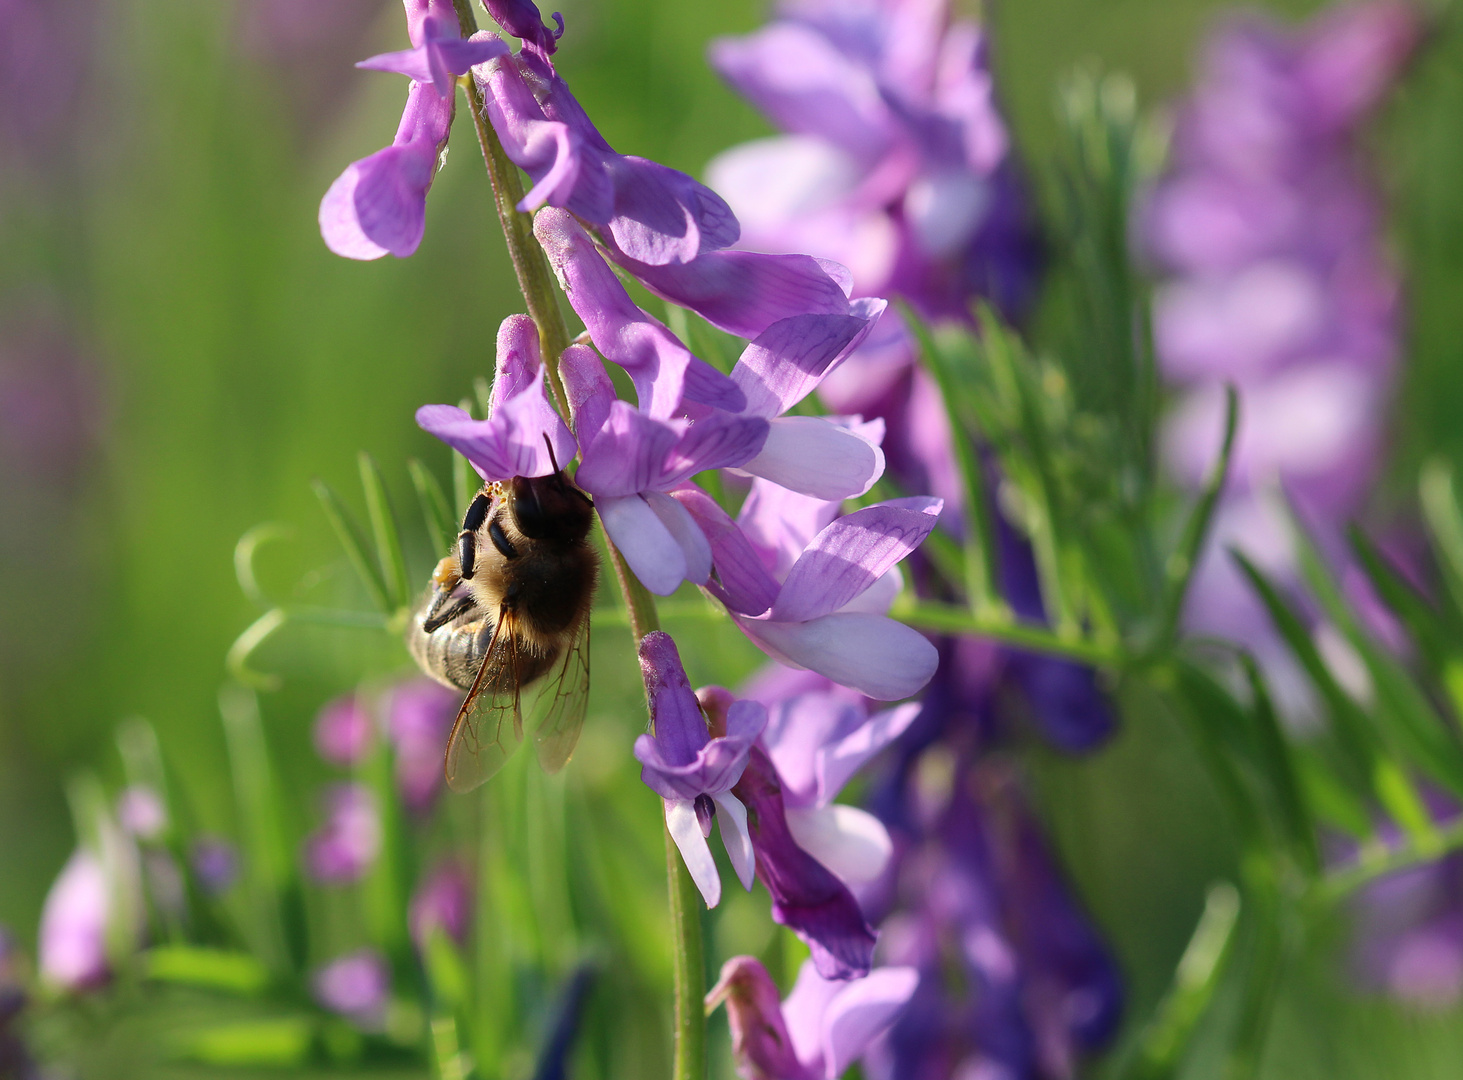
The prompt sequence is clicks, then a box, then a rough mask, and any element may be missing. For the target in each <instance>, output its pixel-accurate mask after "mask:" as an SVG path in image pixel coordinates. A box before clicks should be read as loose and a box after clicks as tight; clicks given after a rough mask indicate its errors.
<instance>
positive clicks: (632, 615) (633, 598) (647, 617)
mask: <svg viewBox="0 0 1463 1080" xmlns="http://www.w3.org/2000/svg"><path fill="white" fill-rule="evenodd" d="M453 9H454V10H455V11H456V12H457V18H458V22H459V24H460V27H461V30H462V36H463V37H470V36H471V35H472V34H474V33H476V32H477V19H476V17H475V16H474V14H473V11H472V8H471V6H470V2H469V0H453ZM459 82H460V84H461V86H462V87H463V90H464V91H465V92H466V94H467V99H468V103H469V104H470V106H471V108H472V120H473V127H474V129H475V130H476V131H477V137H478V145H479V147H480V148H481V149H482V154H483V164H484V166H485V167H486V168H487V171H488V179H489V181H490V182H491V183H492V185H493V200H494V203H495V205H496V207H497V210H498V222H499V224H500V225H501V226H502V228H503V237H504V239H505V240H506V241H507V244H508V254H509V256H510V257H511V259H512V260H513V271H514V273H515V274H516V275H517V277H518V287H519V289H520V290H521V291H522V293H523V299H524V301H525V302H526V303H527V305H528V313H529V315H530V316H531V317H532V318H533V321H534V323H535V324H536V325H537V327H538V333H539V347H540V352H541V354H542V356H543V358H544V367H545V369H546V370H547V372H548V377H549V385H550V386H551V387H552V388H553V392H554V398H555V400H556V402H557V403H558V406H559V409H560V411H561V412H562V414H563V415H564V416H565V417H568V416H569V415H570V410H569V404H568V402H569V399H568V396H567V395H566V394H565V392H564V384H563V380H562V378H561V377H560V374H559V359H560V357H562V356H563V354H564V350H565V349H567V348H568V347H569V345H570V341H571V339H570V336H569V329H568V327H567V326H566V325H565V323H564V316H563V314H562V313H561V311H560V309H559V299H558V293H557V292H556V287H555V283H554V276H553V271H552V270H551V269H550V267H549V262H548V259H547V257H546V256H545V255H544V250H543V248H542V247H540V246H539V242H538V240H537V239H535V237H534V235H533V218H532V217H531V216H530V215H529V214H526V213H524V212H523V211H521V210H519V209H518V203H519V202H520V201H521V200H522V198H523V182H522V180H521V178H520V177H519V174H518V167H517V166H516V165H514V164H513V162H512V161H510V160H509V159H508V155H507V154H506V153H505V152H504V150H503V144H502V142H501V141H500V140H499V138H498V134H497V132H495V131H494V130H493V126H492V124H490V123H489V122H488V117H487V110H486V108H485V106H484V103H483V97H482V93H481V92H480V91H479V89H478V86H477V84H476V82H474V80H473V79H472V77H471V76H470V75H468V76H464V77H463V78H462V79H460V80H459ZM605 546H606V548H607V549H608V552H609V560H610V566H611V567H612V568H613V570H614V575H615V581H616V583H617V584H618V585H619V588H620V594H621V596H622V597H623V598H624V601H625V609H626V611H627V613H628V615H629V620H630V630H631V633H632V634H633V635H634V638H635V643H636V645H639V643H640V639H641V638H643V637H644V636H645V635H646V634H648V633H650V632H651V631H653V630H658V629H659V628H660V618H659V616H658V615H657V613H656V609H655V599H654V597H652V596H651V594H650V592H649V591H648V590H647V589H646V588H645V586H644V585H642V584H641V583H640V581H639V579H638V578H636V577H635V575H634V574H633V573H632V572H631V570H630V568H629V566H628V565H626V563H625V559H624V556H623V555H621V554H620V552H619V550H618V549H617V548H616V547H615V545H614V544H613V542H611V541H610V539H609V537H608V536H606V537H605ZM665 850H666V872H667V875H668V878H669V888H670V914H671V932H672V934H673V935H674V937H675V949H674V958H675V959H674V995H675V1047H674V1050H673V1057H672V1062H673V1065H672V1072H671V1076H672V1080H702V1078H703V1077H704V1076H705V1075H706V1013H705V1008H704V1005H703V1003H702V995H703V993H704V991H705V983H706V975H705V972H706V960H705V956H704V950H703V946H702V941H701V915H700V907H699V905H700V894H699V893H698V892H697V890H696V884H695V882H693V881H692V880H691V875H690V873H689V872H688V871H687V870H686V867H685V865H684V864H683V863H682V861H681V855H680V852H679V851H678V850H677V848H676V845H675V842H674V841H673V840H672V839H671V836H670V833H669V832H667V833H666V836H665Z"/></svg>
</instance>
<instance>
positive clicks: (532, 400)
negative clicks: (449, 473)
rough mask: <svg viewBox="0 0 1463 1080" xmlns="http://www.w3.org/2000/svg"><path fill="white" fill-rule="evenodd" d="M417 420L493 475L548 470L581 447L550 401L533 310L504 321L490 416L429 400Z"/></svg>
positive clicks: (546, 472) (482, 473)
mask: <svg viewBox="0 0 1463 1080" xmlns="http://www.w3.org/2000/svg"><path fill="white" fill-rule="evenodd" d="M417 424H418V425H419V426H420V427H421V428H422V430H424V431H426V432H427V433H428V434H431V435H435V436H436V437H437V438H439V439H441V440H442V441H443V442H445V443H446V444H447V445H448V446H450V447H452V449H454V450H456V451H457V452H458V453H460V454H462V455H463V457H465V458H467V460H468V461H469V462H471V463H472V467H473V468H474V469H476V470H477V472H478V475H479V476H481V477H482V478H483V479H484V480H490V481H491V480H509V479H512V478H513V477H515V476H548V475H549V474H550V473H552V472H554V471H555V470H556V469H558V468H560V467H562V466H564V465H566V464H568V463H569V462H570V461H572V460H573V459H574V454H575V453H576V451H577V449H578V448H577V446H576V445H575V442H574V436H573V435H572V434H570V432H569V428H568V427H567V426H566V425H565V424H564V420H563V418H562V417H560V416H559V414H558V413H557V412H556V411H555V410H554V407H553V405H551V404H550V403H549V399H548V396H547V393H546V391H545V389H544V372H543V364H542V362H541V361H540V360H539V344H538V329H537V327H535V326H534V322H533V320H532V319H530V318H529V317H528V316H527V315H510V316H508V317H507V318H506V319H504V320H503V323H502V325H501V326H499V327H498V360H497V372H496V374H495V376H494V378H493V391H492V398H491V400H490V402H489V409H488V416H487V418H486V419H484V420H474V419H473V418H472V417H471V416H469V415H468V414H467V413H466V412H464V411H463V410H462V409H459V408H457V407H456V406H455V405H423V406H422V407H421V408H420V409H418V410H417Z"/></svg>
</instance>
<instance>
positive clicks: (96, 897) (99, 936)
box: [38, 849, 111, 992]
mask: <svg viewBox="0 0 1463 1080" xmlns="http://www.w3.org/2000/svg"><path fill="white" fill-rule="evenodd" d="M110 909H111V903H110V890H109V886H108V883H107V874H106V871H105V870H104V869H103V867H102V860H101V859H100V858H99V857H98V856H96V855H95V854H93V853H92V852H90V851H86V850H85V849H78V850H77V851H76V852H74V853H73V854H72V856H71V858H70V859H69V860H67V862H66V865H65V866H64V867H63V868H62V870H61V874H60V876H58V877H57V878H56V881H55V883H54V884H53V885H52V886H51V891H50V892H49V893H47V894H46V903H45V907H44V908H42V910H41V932H40V948H39V950H38V961H39V966H40V973H41V977H42V978H43V979H45V980H46V981H47V982H50V983H53V984H54V985H56V986H59V987H61V988H62V989H65V990H70V991H73V992H74V991H80V990H89V989H92V988H94V987H97V986H100V985H101V984H102V983H104V982H106V981H107V979H108V977H109V976H110V974H111V968H110V966H109V965H108V963H107V921H108V918H109V916H110Z"/></svg>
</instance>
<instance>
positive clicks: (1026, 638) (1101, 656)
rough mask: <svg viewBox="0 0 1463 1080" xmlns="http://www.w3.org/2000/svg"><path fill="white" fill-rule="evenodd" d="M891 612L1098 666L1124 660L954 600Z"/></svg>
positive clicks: (945, 630)
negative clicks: (973, 611)
mask: <svg viewBox="0 0 1463 1080" xmlns="http://www.w3.org/2000/svg"><path fill="white" fill-rule="evenodd" d="M890 614H891V615H892V616H893V617H894V618H896V619H898V620H899V621H900V622H902V623H904V624H905V625H907V626H912V627H914V628H915V629H916V630H928V631H930V632H932V633H936V634H968V635H970V636H971V637H983V638H990V639H991V640H993V641H1000V642H1003V643H1004V644H1007V645H1017V646H1020V647H1021V648H1023V649H1030V650H1032V651H1033V652H1041V653H1049V654H1051V655H1052V656H1064V657H1066V658H1067V659H1069V660H1076V661H1078V662H1079V663H1083V664H1091V665H1094V666H1096V667H1115V666H1117V665H1119V664H1120V663H1121V662H1122V657H1121V655H1120V654H1119V653H1116V652H1114V651H1113V650H1112V649H1109V648H1106V647H1104V646H1103V645H1100V644H1098V643H1096V642H1092V641H1084V640H1082V639H1080V638H1076V639H1073V638H1065V637H1059V636H1058V635H1057V634H1056V633H1054V632H1053V631H1052V630H1050V629H1048V628H1047V627H1045V626H1042V625H1041V624H1039V623H1024V622H1016V621H1014V620H1011V619H1007V618H1004V617H994V618H990V617H982V616H979V615H972V614H971V613H970V612H969V611H967V610H966V609H965V608H963V607H956V606H955V605H953V604H934V603H914V604H908V605H903V606H899V607H896V608H895V609H894V610H893V611H891V612H890Z"/></svg>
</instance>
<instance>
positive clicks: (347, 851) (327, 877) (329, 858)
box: [305, 784, 381, 885]
mask: <svg viewBox="0 0 1463 1080" xmlns="http://www.w3.org/2000/svg"><path fill="white" fill-rule="evenodd" d="M322 803H323V807H324V813H325V824H324V825H322V826H321V827H320V829H319V830H317V831H316V832H313V833H311V834H310V835H309V836H308V837H306V838H305V868H306V870H307V871H308V872H309V874H310V877H311V878H312V879H313V880H315V881H317V882H320V883H321V884H331V885H335V884H345V883H349V882H352V881H358V880H359V879H360V878H361V877H363V876H364V875H365V873H366V871H367V870H369V869H370V868H371V864H372V863H374V862H375V861H376V856H377V855H379V854H380V852H381V816H380V811H379V810H378V809H377V806H376V797H375V795H373V794H372V792H371V789H370V788H368V787H365V786H364V785H362V784H333V785H331V786H330V787H328V788H326V789H325V794H324V797H323V800H322Z"/></svg>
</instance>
